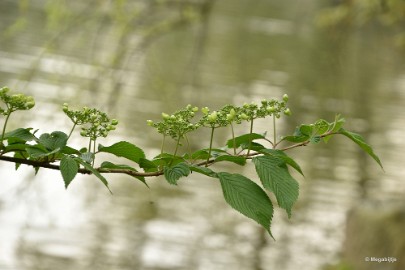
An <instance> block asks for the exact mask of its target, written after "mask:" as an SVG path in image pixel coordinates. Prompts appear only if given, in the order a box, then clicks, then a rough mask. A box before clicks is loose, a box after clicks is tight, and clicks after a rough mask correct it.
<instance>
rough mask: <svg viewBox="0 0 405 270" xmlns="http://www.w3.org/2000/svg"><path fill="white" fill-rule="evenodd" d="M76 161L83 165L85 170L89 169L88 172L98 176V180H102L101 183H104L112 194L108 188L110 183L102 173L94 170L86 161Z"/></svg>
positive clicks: (78, 159) (77, 159)
mask: <svg viewBox="0 0 405 270" xmlns="http://www.w3.org/2000/svg"><path fill="white" fill-rule="evenodd" d="M74 160H76V161H77V162H78V163H80V164H81V165H83V167H84V168H85V169H87V170H88V171H90V172H91V173H93V174H94V175H95V176H97V178H98V179H100V181H101V182H103V184H104V185H105V186H106V188H107V189H108V191H110V193H111V194H112V192H111V190H110V188H109V187H108V182H107V179H105V177H104V176H102V175H101V173H100V172H99V171H97V170H96V169H95V168H93V167H92V166H91V165H90V164H89V163H87V162H86V161H84V160H82V159H80V158H74Z"/></svg>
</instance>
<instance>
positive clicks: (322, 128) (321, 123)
mask: <svg viewBox="0 0 405 270" xmlns="http://www.w3.org/2000/svg"><path fill="white" fill-rule="evenodd" d="M329 126H330V123H329V122H328V121H326V120H324V119H319V120H318V121H316V122H315V127H316V129H315V131H316V133H317V134H319V135H322V134H324V133H325V132H327V131H328V130H329Z"/></svg>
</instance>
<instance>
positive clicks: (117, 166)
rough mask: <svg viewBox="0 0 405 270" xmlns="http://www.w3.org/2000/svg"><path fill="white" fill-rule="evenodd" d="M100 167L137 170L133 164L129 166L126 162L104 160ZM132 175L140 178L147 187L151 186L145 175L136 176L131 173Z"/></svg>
mask: <svg viewBox="0 0 405 270" xmlns="http://www.w3.org/2000/svg"><path fill="white" fill-rule="evenodd" d="M100 169H118V170H130V171H134V172H137V170H136V169H135V168H133V167H131V166H128V165H125V164H114V163H112V162H109V161H104V162H103V163H101V165H100ZM130 176H132V177H134V178H136V179H138V180H140V181H141V182H142V183H144V184H145V185H146V186H147V187H149V186H148V184H147V183H146V181H145V177H143V176H134V175H130Z"/></svg>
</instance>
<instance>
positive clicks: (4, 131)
mask: <svg viewBox="0 0 405 270" xmlns="http://www.w3.org/2000/svg"><path fill="white" fill-rule="evenodd" d="M11 113H12V111H10V110H9V111H8V113H7V116H6V120H5V121H4V125H3V131H2V132H1V137H0V146H3V139H4V134H6V127H7V123H8V119H9V118H10V115H11Z"/></svg>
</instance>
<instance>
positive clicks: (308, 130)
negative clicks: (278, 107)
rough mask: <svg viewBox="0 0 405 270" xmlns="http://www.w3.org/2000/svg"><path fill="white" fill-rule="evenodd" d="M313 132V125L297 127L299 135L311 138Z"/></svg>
mask: <svg viewBox="0 0 405 270" xmlns="http://www.w3.org/2000/svg"><path fill="white" fill-rule="evenodd" d="M313 130H314V125H301V126H300V127H299V132H300V135H306V136H311V135H312V132H313Z"/></svg>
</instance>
